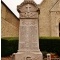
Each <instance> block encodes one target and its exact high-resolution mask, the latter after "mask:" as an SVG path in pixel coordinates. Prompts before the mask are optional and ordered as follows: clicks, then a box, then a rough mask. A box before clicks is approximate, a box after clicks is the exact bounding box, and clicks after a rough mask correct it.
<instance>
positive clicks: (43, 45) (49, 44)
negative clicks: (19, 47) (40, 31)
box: [39, 38, 60, 55]
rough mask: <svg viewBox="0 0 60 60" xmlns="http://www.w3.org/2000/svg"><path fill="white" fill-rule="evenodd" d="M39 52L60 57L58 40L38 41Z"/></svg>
mask: <svg viewBox="0 0 60 60" xmlns="http://www.w3.org/2000/svg"><path fill="white" fill-rule="evenodd" d="M39 46H40V49H41V51H47V52H54V53H57V54H58V55H60V39H59V38H58V39H57V38H42V39H39Z"/></svg>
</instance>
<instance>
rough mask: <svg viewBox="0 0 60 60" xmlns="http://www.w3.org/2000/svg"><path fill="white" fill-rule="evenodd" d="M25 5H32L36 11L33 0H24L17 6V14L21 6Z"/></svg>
mask: <svg viewBox="0 0 60 60" xmlns="http://www.w3.org/2000/svg"><path fill="white" fill-rule="evenodd" d="M25 4H32V5H34V6H35V7H36V8H37V9H38V6H37V4H36V3H35V2H34V1H33V0H24V2H22V3H21V4H20V5H18V6H17V10H18V12H20V11H19V9H20V8H21V7H22V6H24V5H25Z"/></svg>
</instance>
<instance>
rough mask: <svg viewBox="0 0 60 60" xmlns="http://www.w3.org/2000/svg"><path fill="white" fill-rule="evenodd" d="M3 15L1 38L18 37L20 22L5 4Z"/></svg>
mask: <svg viewBox="0 0 60 60" xmlns="http://www.w3.org/2000/svg"><path fill="white" fill-rule="evenodd" d="M1 14H2V15H1V37H18V33H19V20H18V18H17V17H16V16H15V15H14V14H13V13H12V12H11V11H10V10H9V8H8V7H7V6H6V5H5V4H4V3H2V5H1Z"/></svg>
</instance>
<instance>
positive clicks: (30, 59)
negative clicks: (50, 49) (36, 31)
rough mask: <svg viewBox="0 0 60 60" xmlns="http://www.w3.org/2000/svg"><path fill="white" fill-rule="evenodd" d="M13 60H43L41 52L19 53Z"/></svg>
mask: <svg viewBox="0 0 60 60" xmlns="http://www.w3.org/2000/svg"><path fill="white" fill-rule="evenodd" d="M13 60H43V56H42V53H41V52H18V53H16V54H14V59H13Z"/></svg>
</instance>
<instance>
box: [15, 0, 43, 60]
mask: <svg viewBox="0 0 60 60" xmlns="http://www.w3.org/2000/svg"><path fill="white" fill-rule="evenodd" d="M17 10H18V12H19V15H20V18H19V19H20V25H19V49H18V52H17V53H16V54H15V60H42V59H43V58H42V53H41V51H40V49H39V34H38V33H39V31H38V30H39V29H38V28H39V24H38V23H39V9H38V7H37V4H36V3H35V2H34V1H33V0H24V2H22V3H21V4H20V5H19V6H18V7H17Z"/></svg>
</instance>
